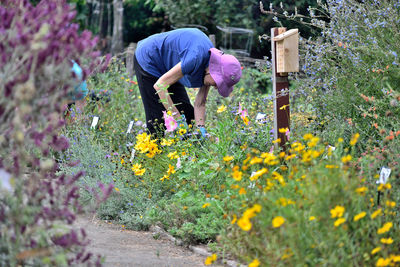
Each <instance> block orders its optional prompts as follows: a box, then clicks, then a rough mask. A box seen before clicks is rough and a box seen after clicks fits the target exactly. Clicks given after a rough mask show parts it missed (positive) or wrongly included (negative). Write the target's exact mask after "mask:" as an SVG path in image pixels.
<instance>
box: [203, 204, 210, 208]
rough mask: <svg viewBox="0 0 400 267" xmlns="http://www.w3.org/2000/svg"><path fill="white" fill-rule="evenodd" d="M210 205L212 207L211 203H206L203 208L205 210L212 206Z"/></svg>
mask: <svg viewBox="0 0 400 267" xmlns="http://www.w3.org/2000/svg"><path fill="white" fill-rule="evenodd" d="M210 205H211V204H210V203H205V204H203V206H202V208H203V209H205V208H207V207H208V206H210Z"/></svg>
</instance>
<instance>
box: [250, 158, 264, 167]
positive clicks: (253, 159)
mask: <svg viewBox="0 0 400 267" xmlns="http://www.w3.org/2000/svg"><path fill="white" fill-rule="evenodd" d="M261 162H263V160H262V159H261V158H259V157H254V158H252V159H251V160H250V165H254V164H258V163H261Z"/></svg>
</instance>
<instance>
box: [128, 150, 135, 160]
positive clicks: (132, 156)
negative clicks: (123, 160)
mask: <svg viewBox="0 0 400 267" xmlns="http://www.w3.org/2000/svg"><path fill="white" fill-rule="evenodd" d="M135 153H136V150H135V149H132V153H131V159H130V160H129V161H130V162H132V161H133V159H134V158H135Z"/></svg>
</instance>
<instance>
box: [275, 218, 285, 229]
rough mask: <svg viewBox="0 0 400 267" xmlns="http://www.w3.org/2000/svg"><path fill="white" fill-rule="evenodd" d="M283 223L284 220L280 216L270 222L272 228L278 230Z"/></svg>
mask: <svg viewBox="0 0 400 267" xmlns="http://www.w3.org/2000/svg"><path fill="white" fill-rule="evenodd" d="M284 223H285V218H283V217H282V216H277V217H275V218H274V219H273V220H272V227H274V228H278V227H281V226H282V224H284Z"/></svg>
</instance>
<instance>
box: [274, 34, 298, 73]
mask: <svg viewBox="0 0 400 267" xmlns="http://www.w3.org/2000/svg"><path fill="white" fill-rule="evenodd" d="M273 40H274V41H275V42H276V58H277V61H276V65H277V66H276V67H277V71H276V72H278V73H288V72H299V30H298V29H292V30H289V31H286V32H284V33H281V34H279V35H278V36H276V37H274V38H273Z"/></svg>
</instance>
